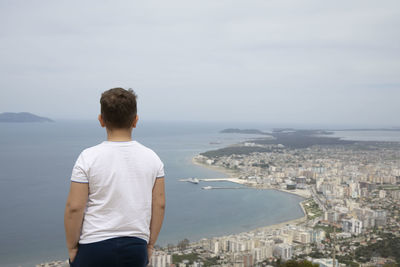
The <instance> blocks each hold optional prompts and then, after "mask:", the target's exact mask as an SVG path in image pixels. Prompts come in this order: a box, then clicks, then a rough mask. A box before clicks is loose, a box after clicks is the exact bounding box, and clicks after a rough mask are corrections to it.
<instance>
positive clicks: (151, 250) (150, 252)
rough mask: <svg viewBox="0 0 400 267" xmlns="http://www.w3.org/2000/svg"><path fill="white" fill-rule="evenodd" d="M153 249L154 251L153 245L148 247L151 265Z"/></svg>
mask: <svg viewBox="0 0 400 267" xmlns="http://www.w3.org/2000/svg"><path fill="white" fill-rule="evenodd" d="M153 249H154V247H153V245H147V257H148V260H149V264H150V261H151V255H153Z"/></svg>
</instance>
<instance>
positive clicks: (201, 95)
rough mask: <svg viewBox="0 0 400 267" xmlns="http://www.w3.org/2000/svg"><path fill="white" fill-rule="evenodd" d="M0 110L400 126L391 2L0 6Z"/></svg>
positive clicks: (397, 5)
mask: <svg viewBox="0 0 400 267" xmlns="http://www.w3.org/2000/svg"><path fill="white" fill-rule="evenodd" d="M0 25H1V26H0V70H1V72H0V112H20V111H28V112H32V113H35V114H38V115H42V116H47V117H50V118H53V119H85V120H86V119H96V116H97V114H98V113H99V108H100V106H99V98H100V95H101V93H102V92H103V91H105V90H107V89H109V88H113V87H124V88H133V89H134V90H135V91H136V93H137V94H138V96H139V98H138V112H139V116H140V118H141V119H142V120H161V121H170V120H173V121H180V120H182V121H214V122H218V121H221V122H222V121H224V122H226V121H227V122H233V123H234V122H239V121H241V122H262V123H267V124H268V123H271V124H280V125H288V126H289V125H291V124H297V125H301V124H310V125H311V124H316V125H318V124H323V125H349V126H352V125H353V126H361V125H363V126H371V127H372V126H377V127H378V126H379V127H380V126H388V127H399V126H400V116H399V114H400V104H399V102H400V101H399V99H400V34H399V29H400V2H399V1H398V0H393V1H386V0H382V1H369V0H360V1H357V0H355V1H351V0H350V1H349V0H345V1H343V0H335V1H320V0H292V1H286V0H276V1H275V0H263V1H255V0H246V1H244V0H242V1H235V0H230V1H225V0H201V1H200V0H199V1H190V0H182V1H177V0H170V1H165V0H157V1H153V0H146V1H144V0H143V1H136V0H130V1H118V0H116V1H103V0H96V1H93V0H85V1H75V0H70V1H54V0H51V1H50V0H43V1H19V0H1V1H0Z"/></svg>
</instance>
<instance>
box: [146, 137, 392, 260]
mask: <svg viewBox="0 0 400 267" xmlns="http://www.w3.org/2000/svg"><path fill="white" fill-rule="evenodd" d="M307 135H308V134H307ZM281 137H282V136H281ZM313 138H314V137H313ZM324 139H326V138H325V137H323V138H321V140H322V141H323V142H322V143H326V140H324ZM281 140H284V139H282V138H281ZM321 140H318V139H317V142H316V143H317V145H313V144H310V145H307V146H301V145H300V146H299V145H293V144H292V143H291V142H287V143H288V144H289V145H284V144H276V142H264V141H260V140H255V141H248V142H244V143H241V144H238V145H235V146H232V147H229V149H220V150H216V151H210V152H206V153H202V154H201V155H198V156H196V157H195V158H194V161H195V162H196V163H198V164H202V165H204V166H206V167H210V168H215V169H219V170H221V168H223V169H225V170H227V173H229V174H230V175H231V176H236V177H238V178H239V179H240V180H241V181H240V182H239V183H241V184H246V185H247V186H249V187H255V188H259V189H276V190H281V191H285V192H290V193H294V194H298V195H301V196H303V197H305V200H304V201H303V202H302V203H301V205H302V207H303V210H304V212H305V214H306V215H305V217H303V218H299V219H297V220H294V221H291V222H286V223H282V224H279V225H274V226H270V227H264V228H260V229H255V230H252V231H249V232H244V233H238V234H235V235H229V236H221V237H215V238H211V239H202V240H199V241H197V242H193V243H189V241H188V240H183V241H181V242H180V243H179V244H178V245H177V246H168V247H167V248H158V250H157V251H156V252H155V254H154V255H153V258H152V266H154V267H159V266H180V267H184V266H238V267H239V266H279V264H280V263H281V262H285V261H288V260H291V259H298V260H302V259H305V260H308V261H310V262H312V263H314V264H318V265H319V266H397V264H399V263H400V253H399V251H400V248H399V246H400V164H399V163H400V149H399V148H400V145H399V143H395V142H337V143H334V144H322V145H320V144H319V143H321V142H318V141H321ZM278 141H279V138H278ZM271 143H273V144H271ZM257 151H262V152H257ZM227 180H229V179H227ZM231 181H234V180H232V179H231ZM171 264H172V265H171Z"/></svg>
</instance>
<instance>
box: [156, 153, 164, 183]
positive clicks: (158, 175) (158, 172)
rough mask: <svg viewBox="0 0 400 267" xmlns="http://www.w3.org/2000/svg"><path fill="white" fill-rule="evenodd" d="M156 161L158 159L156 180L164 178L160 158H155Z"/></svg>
mask: <svg viewBox="0 0 400 267" xmlns="http://www.w3.org/2000/svg"><path fill="white" fill-rule="evenodd" d="M157 159H158V170H157V175H156V178H163V177H164V176H165V173H164V164H163V163H162V161H161V159H160V158H158V157H157Z"/></svg>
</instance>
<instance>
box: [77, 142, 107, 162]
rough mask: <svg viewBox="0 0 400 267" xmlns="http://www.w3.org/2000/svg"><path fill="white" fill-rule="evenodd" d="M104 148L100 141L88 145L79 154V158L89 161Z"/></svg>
mask: <svg viewBox="0 0 400 267" xmlns="http://www.w3.org/2000/svg"><path fill="white" fill-rule="evenodd" d="M104 149H107V148H106V146H104V144H103V143H100V144H98V145H95V146H91V147H88V148H86V149H84V150H82V152H81V153H80V154H79V159H81V160H84V161H91V159H93V158H95V157H96V156H97V155H99V154H101V153H102V152H103V151H104Z"/></svg>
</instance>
